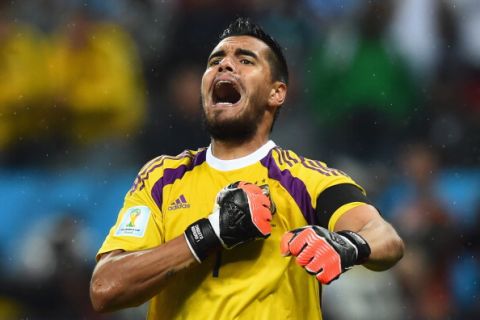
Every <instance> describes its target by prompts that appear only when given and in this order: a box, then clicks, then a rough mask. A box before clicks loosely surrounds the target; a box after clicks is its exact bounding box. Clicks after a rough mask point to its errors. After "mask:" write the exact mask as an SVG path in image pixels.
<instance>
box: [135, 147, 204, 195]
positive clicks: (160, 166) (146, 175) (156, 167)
mask: <svg viewBox="0 0 480 320" xmlns="http://www.w3.org/2000/svg"><path fill="white" fill-rule="evenodd" d="M205 150H206V149H205V148H202V149H199V150H197V151H193V150H185V151H183V152H182V153H180V154H178V155H176V156H169V155H161V156H159V157H156V158H154V159H152V160H150V161H149V162H147V163H146V164H145V165H144V166H143V167H142V169H141V170H140V172H139V173H138V175H137V176H136V178H135V180H134V182H133V185H132V187H131V188H130V190H129V194H132V193H133V192H135V191H136V190H143V189H144V188H145V186H146V182H147V181H148V180H149V179H150V177H151V176H152V175H154V174H157V173H158V172H159V174H160V175H163V172H164V171H165V170H166V169H168V168H175V167H178V166H180V165H182V164H188V163H189V162H191V161H192V160H193V159H194V158H195V157H196V155H198V154H199V153H201V152H202V151H205Z"/></svg>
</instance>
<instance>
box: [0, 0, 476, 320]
mask: <svg viewBox="0 0 480 320" xmlns="http://www.w3.org/2000/svg"><path fill="white" fill-rule="evenodd" d="M239 15H248V16H250V17H252V18H253V19H254V20H255V21H257V22H258V23H259V24H261V25H263V26H264V27H265V28H266V29H267V31H270V32H271V33H272V34H273V35H274V36H275V37H276V38H278V40H279V41H280V43H282V44H283V45H284V47H285V52H286V56H287V60H288V62H289V65H290V68H291V84H290V86H289V96H288V101H287V104H286V105H285V106H284V110H282V112H281V114H280V117H279V119H278V122H277V124H276V127H275V130H274V132H273V139H274V141H276V142H277V143H278V144H280V145H282V146H284V147H287V148H292V149H294V150H296V151H297V152H299V153H301V154H304V155H305V156H308V157H311V158H317V159H321V160H324V161H326V162H327V163H328V164H329V165H331V166H333V167H338V168H340V169H342V170H343V171H346V172H348V173H350V174H351V175H352V176H353V177H354V178H355V179H356V180H357V181H358V182H359V183H360V184H362V185H364V186H365V187H366V189H367V190H368V191H369V196H370V197H371V198H372V199H373V200H374V202H375V203H376V204H377V205H378V207H379V208H380V210H381V211H382V214H383V215H384V216H385V217H386V218H387V219H388V220H389V221H390V222H392V223H393V224H394V225H395V226H396V228H397V229H398V230H399V232H400V233H401V235H402V236H403V238H404V239H405V241H406V246H407V251H406V254H405V258H404V259H403V260H402V261H401V263H399V265H398V266H396V267H395V268H393V269H392V270H390V271H389V272H386V273H383V274H374V273H368V272H366V271H364V270H363V269H361V268H356V269H355V270H353V271H351V272H349V273H348V274H345V275H344V276H342V278H341V279H340V280H339V281H337V282H335V283H333V284H332V285H330V286H328V287H325V288H324V304H323V308H324V311H325V318H326V319H333V320H343V319H478V318H480V301H479V299H480V298H479V297H480V260H479V255H480V237H479V236H478V230H480V27H479V21H480V4H479V2H478V1H476V0H463V1H453V0H441V1H437V0H405V1H399V0H387V1H380V0H374V1H369V2H368V3H367V2H364V1H360V0H345V1H336V0H325V1H319V0H300V1H299V0H282V1H276V0H237V1H222V0H209V1H195V0H178V1H173V0H172V1H170V0H165V1H164V0H141V1H128V0H85V1H79V0H70V1H60V0H42V1H5V0H3V1H1V0H0V79H1V81H0V203H2V207H3V213H2V217H1V223H0V258H1V259H0V319H20V318H29V319H137V318H142V316H143V314H144V308H137V309H131V310H126V311H123V312H120V313H114V314H111V315H96V314H94V313H93V311H92V310H91V307H90V305H89V301H88V281H89V277H90V274H91V271H92V268H93V266H94V263H95V261H94V257H95V253H96V250H97V249H98V248H99V246H100V244H101V242H102V241H103V239H104V237H105V235H106V234H107V232H108V230H109V228H110V227H111V225H112V224H113V223H114V221H115V219H116V216H117V212H118V209H119V208H120V207H121V205H122V200H123V197H124V195H125V193H126V192H127V190H128V189H129V188H130V185H131V183H132V181H133V179H134V177H135V174H136V172H137V171H138V169H139V168H140V167H141V166H142V165H143V164H144V163H145V162H146V161H147V160H149V159H151V158H153V157H155V156H157V155H160V154H178V153H180V152H181V151H182V150H183V149H185V148H197V147H201V146H206V145H207V144H208V141H209V139H208V136H207V134H206V133H204V132H203V129H202V123H201V120H200V119H201V114H200V107H199V105H198V101H199V92H198V91H197V89H196V88H198V87H199V82H200V77H201V74H202V70H203V68H204V65H205V62H206V58H207V55H208V53H209V51H210V50H211V48H212V45H213V44H214V43H215V42H216V36H218V35H219V33H220V32H221V31H222V30H223V28H224V27H225V26H226V24H227V23H228V22H229V21H230V20H231V19H233V18H234V17H236V16H239ZM342 292H349V295H348V296H346V297H345V299H347V302H345V301H343V302H342V303H341V304H339V303H338V299H336V297H337V296H338V295H339V294H341V293H342ZM346 305H347V306H349V307H348V308H345V306H346ZM380 305H381V306H380ZM373 306H375V307H373ZM376 306H378V308H377V307H376Z"/></svg>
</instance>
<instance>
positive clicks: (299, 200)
mask: <svg viewBox="0 0 480 320" xmlns="http://www.w3.org/2000/svg"><path fill="white" fill-rule="evenodd" d="M283 151H284V150H283V149H281V148H278V147H275V148H273V149H272V150H271V151H270V152H269V153H268V155H267V156H266V157H265V158H263V159H262V160H261V161H260V162H261V164H262V165H263V166H264V167H265V168H267V170H268V177H269V178H271V179H274V180H277V181H278V182H279V183H280V184H281V185H282V187H284V188H285V190H286V191H287V192H288V193H289V194H290V195H291V196H292V198H293V199H294V200H295V203H296V204H297V205H298V207H299V208H300V211H301V212H302V214H303V216H304V217H305V220H307V222H308V223H309V224H316V215H315V209H314V208H313V206H312V199H311V197H310V194H309V193H308V191H307V187H306V185H305V183H304V182H303V181H302V180H300V179H299V178H297V177H294V176H293V175H292V173H291V172H290V170H289V169H287V168H286V169H283V170H282V169H281V168H280V167H281V166H282V165H283V164H287V165H288V166H292V165H293V163H296V162H298V159H295V158H289V157H288V156H287V154H286V153H284V152H283ZM274 153H275V154H276V156H277V157H274V156H273V154H274ZM295 161H296V162H295ZM277 162H278V163H277Z"/></svg>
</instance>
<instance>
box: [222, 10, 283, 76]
mask: <svg viewBox="0 0 480 320" xmlns="http://www.w3.org/2000/svg"><path fill="white" fill-rule="evenodd" d="M233 36H251V37H254V38H257V39H259V40H260V41H262V42H264V43H265V44H266V45H267V46H268V47H269V48H270V52H269V53H268V57H267V58H268V63H269V65H270V69H271V73H272V80H274V81H281V82H283V83H285V84H288V67H287V61H286V60H285V56H284V55H283V52H282V48H281V47H280V45H279V44H278V42H277V41H276V40H275V39H273V38H272V36H270V35H269V34H267V33H266V32H265V31H264V30H263V29H262V28H261V27H260V26H258V25H256V24H255V23H253V22H251V21H250V19H248V18H237V19H236V20H235V21H233V22H231V23H230V25H229V26H228V27H227V29H225V30H224V31H223V33H222V35H221V36H220V40H223V39H225V38H228V37H233Z"/></svg>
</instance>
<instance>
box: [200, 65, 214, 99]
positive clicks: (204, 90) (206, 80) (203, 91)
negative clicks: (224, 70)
mask: <svg viewBox="0 0 480 320" xmlns="http://www.w3.org/2000/svg"><path fill="white" fill-rule="evenodd" d="M211 78H212V76H211V72H208V70H207V71H205V73H204V74H203V77H202V82H201V84H200V93H201V94H202V98H204V97H206V93H207V91H208V85H209V83H211V80H212V79H211Z"/></svg>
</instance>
